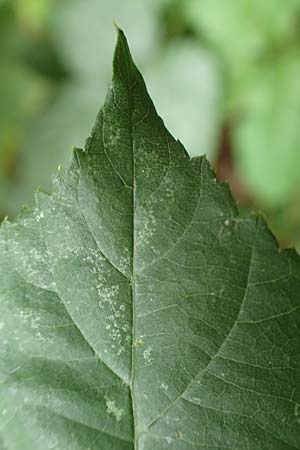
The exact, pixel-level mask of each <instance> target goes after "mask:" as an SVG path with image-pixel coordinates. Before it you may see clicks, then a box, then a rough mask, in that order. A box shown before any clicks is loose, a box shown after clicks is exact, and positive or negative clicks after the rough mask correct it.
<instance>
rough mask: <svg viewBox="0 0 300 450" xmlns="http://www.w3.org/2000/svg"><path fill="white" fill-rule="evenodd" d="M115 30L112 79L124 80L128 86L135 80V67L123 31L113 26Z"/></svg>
mask: <svg viewBox="0 0 300 450" xmlns="http://www.w3.org/2000/svg"><path fill="white" fill-rule="evenodd" d="M114 25H115V27H116V30H117V43H116V48H115V53H114V61H113V69H114V77H115V78H119V79H125V80H126V81H127V82H128V83H129V84H130V85H131V84H132V80H134V79H135V78H136V66H135V64H134V62H133V59H132V56H131V52H130V48H129V45H128V41H127V38H126V36H125V33H124V31H123V30H122V29H121V28H119V27H118V25H117V24H114Z"/></svg>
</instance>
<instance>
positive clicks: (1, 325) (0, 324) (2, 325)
mask: <svg viewBox="0 0 300 450" xmlns="http://www.w3.org/2000/svg"><path fill="white" fill-rule="evenodd" d="M3 327H4V323H3V322H0V330H2V328H3Z"/></svg>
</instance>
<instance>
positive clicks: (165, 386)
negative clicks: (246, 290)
mask: <svg viewBox="0 0 300 450" xmlns="http://www.w3.org/2000/svg"><path fill="white" fill-rule="evenodd" d="M160 387H161V389H163V390H164V391H167V390H168V389H169V386H168V385H167V384H166V383H161V385H160Z"/></svg>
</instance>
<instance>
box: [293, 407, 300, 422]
mask: <svg viewBox="0 0 300 450" xmlns="http://www.w3.org/2000/svg"><path fill="white" fill-rule="evenodd" d="M294 414H295V417H296V420H297V422H298V423H300V405H299V403H296V405H295V410H294Z"/></svg>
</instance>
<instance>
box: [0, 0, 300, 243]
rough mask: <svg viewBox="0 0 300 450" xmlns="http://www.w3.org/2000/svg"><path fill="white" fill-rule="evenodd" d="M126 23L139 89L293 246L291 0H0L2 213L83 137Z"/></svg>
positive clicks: (299, 4) (297, 164)
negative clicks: (142, 83) (117, 31)
mask: <svg viewBox="0 0 300 450" xmlns="http://www.w3.org/2000/svg"><path fill="white" fill-rule="evenodd" d="M114 20H115V21H116V22H117V23H118V24H119V25H120V26H121V27H122V28H124V29H125V30H126V33H127V35H128V38H129V40H130V43H131V46H132V50H133V53H134V56H135V59H136V61H137V63H138V64H139V66H140V67H141V69H142V70H143V73H144V76H145V78H146V81H147V84H148V87H149V90H150V94H151V96H152V98H153V99H154V102H155V104H156V106H157V108H158V111H159V113H160V114H161V115H162V116H163V117H164V118H165V122H166V125H167V127H168V128H169V129H170V131H171V132H172V133H173V134H174V135H175V136H176V137H178V138H179V139H180V140H181V141H182V142H183V143H184V145H185V146H186V148H187V149H188V150H189V152H190V154H191V155H197V154H202V153H206V154H207V155H208V158H209V159H210V161H211V162H212V163H213V164H214V166H215V168H216V170H217V173H218V176H219V178H222V179H223V178H226V179H228V180H229V182H230V184H231V186H232V188H233V191H234V194H235V196H236V197H237V198H238V199H239V202H240V206H241V208H242V210H243V211H245V212H249V211H252V210H263V211H264V213H265V215H266V216H267V219H268V220H269V222H270V224H271V228H272V229H273V231H274V232H275V233H276V234H277V235H278V236H279V238H280V240H281V243H282V245H289V244H293V245H296V246H297V247H298V248H300V208H299V205H300V83H299V80H300V1H299V0H286V1H285V2H282V1H281V0H264V1H261V0H251V1H250V0H226V1H225V0H221V1H220V0H201V1H199V0H181V1H180V0H143V1H141V0H122V1H121V2H120V0H110V1H105V0H57V1H55V0H10V1H2V2H0V57H1V71H0V99H1V101H0V215H1V216H2V217H4V216H5V215H10V216H11V215H12V216H13V215H15V214H16V212H17V211H18V209H19V208H20V206H21V205H22V204H23V203H26V202H30V200H31V198H32V192H33V191H34V190H35V189H36V188H37V186H39V185H41V186H42V188H43V189H49V185H50V174H51V173H52V172H53V171H54V170H55V169H56V167H57V165H58V164H63V165H65V164H67V163H68V161H69V160H70V157H71V148H72V146H74V145H76V146H82V145H83V142H84V139H85V137H86V136H87V135H88V133H89V131H90V129H91V127H92V125H93V121H94V117H95V114H96V112H97V110H98V108H99V106H100V105H101V104H102V102H103V98H104V95H105V92H106V90H107V85H108V83H109V80H110V75H111V58H112V52H113V47H114V43H115V36H114V30H113V26H112V22H113V21H114Z"/></svg>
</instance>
